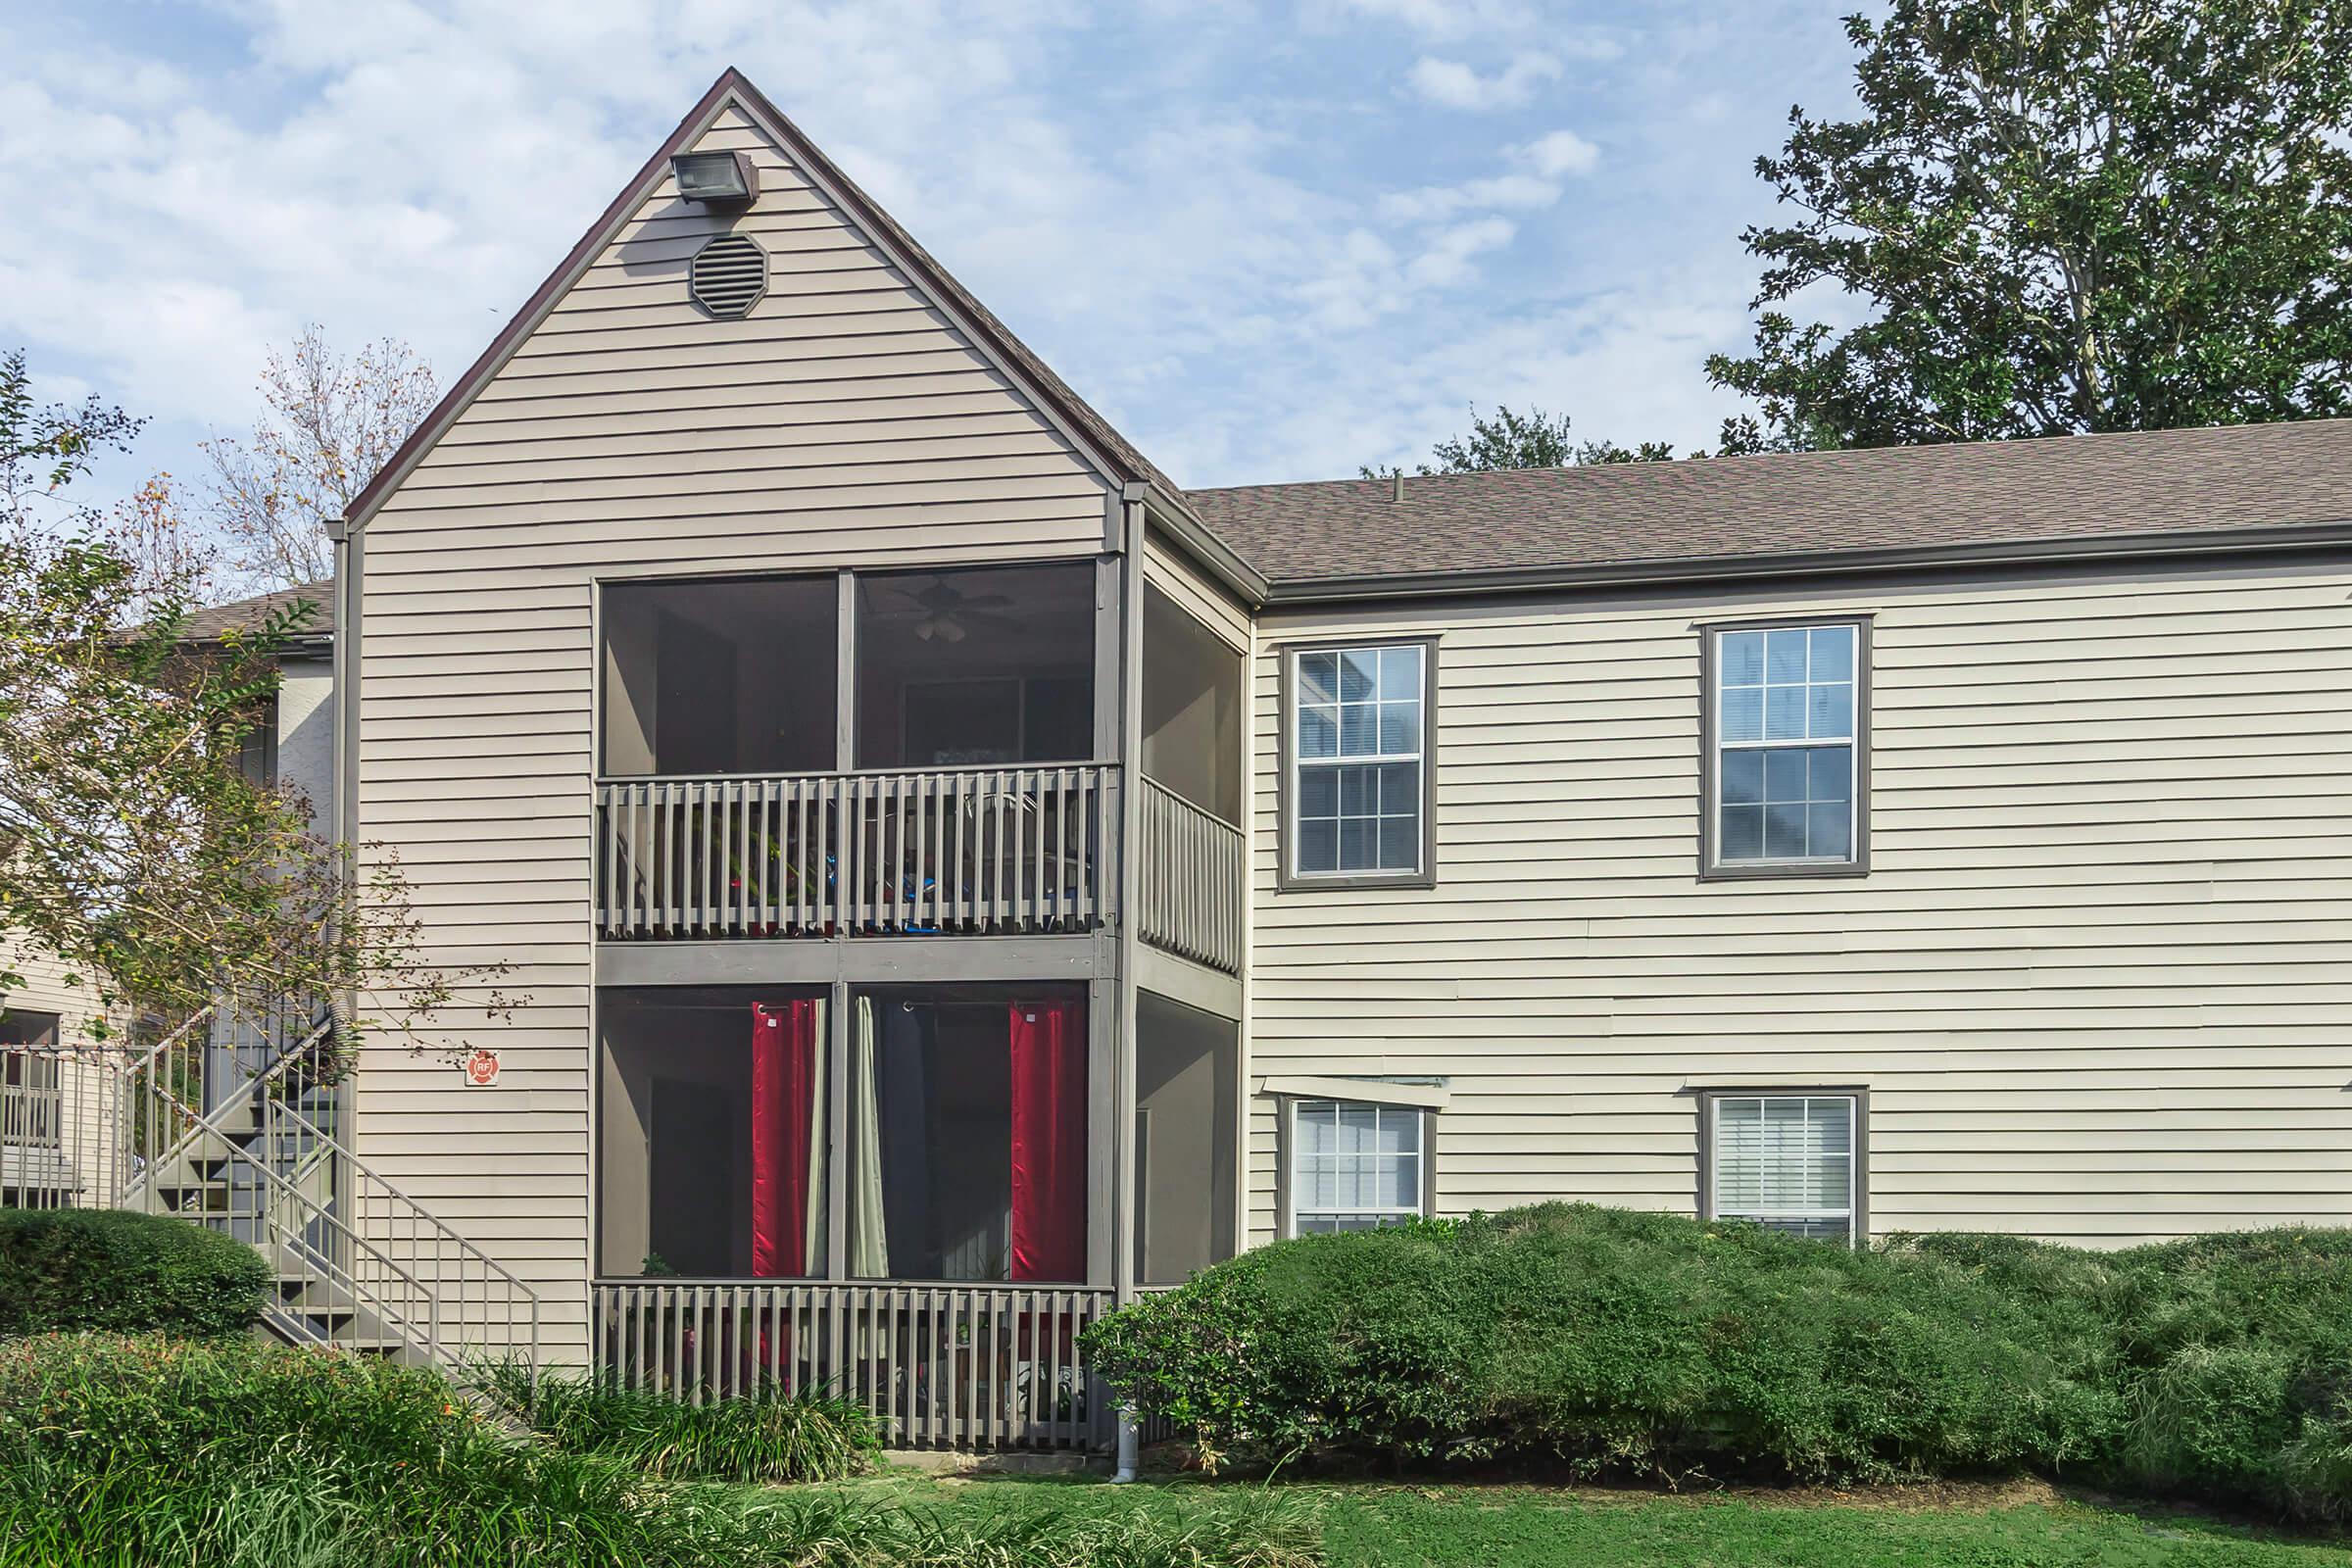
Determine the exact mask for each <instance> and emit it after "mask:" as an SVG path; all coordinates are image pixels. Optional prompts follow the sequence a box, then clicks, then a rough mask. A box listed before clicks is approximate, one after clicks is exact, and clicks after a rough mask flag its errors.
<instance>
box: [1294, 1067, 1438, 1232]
mask: <svg viewBox="0 0 2352 1568" xmlns="http://www.w3.org/2000/svg"><path fill="white" fill-rule="evenodd" d="M1428 1118H1429V1112H1428V1111H1426V1110H1422V1109H1420V1108H1418V1107H1416V1106H1410V1105H1371V1104H1364V1103H1360V1102H1356V1101H1347V1100H1301V1101H1298V1102H1296V1103H1294V1104H1293V1105H1292V1107H1291V1234H1292V1235H1294V1236H1314V1235H1319V1234H1322V1233H1325V1232H1330V1231H1368V1230H1373V1229H1376V1228H1378V1227H1379V1226H1382V1225H1397V1224H1401V1223H1402V1222H1404V1221H1405V1220H1409V1219H1418V1218H1419V1217H1420V1216H1421V1215H1422V1214H1423V1213H1425V1212H1426V1208H1425V1207H1424V1202H1423V1195H1424V1193H1425V1192H1426V1191H1427V1188H1426V1186H1425V1182H1426V1178H1427V1175H1428V1171H1427V1165H1426V1162H1427V1160H1428V1158H1429V1136H1428V1134H1429V1123H1428Z"/></svg>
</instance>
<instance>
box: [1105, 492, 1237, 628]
mask: <svg viewBox="0 0 2352 1568" xmlns="http://www.w3.org/2000/svg"><path fill="white" fill-rule="evenodd" d="M1119 494H1120V499H1122V500H1125V501H1133V502H1141V503H1142V504H1143V507H1144V510H1145V512H1146V513H1148V514H1149V515H1150V516H1151V518H1152V521H1153V522H1156V523H1158V524H1159V525H1160V527H1162V528H1164V529H1166V530H1167V532H1168V533H1169V534H1170V535H1172V536H1173V537H1174V538H1175V540H1176V542H1177V543H1178V544H1180V545H1182V546H1183V547H1184V549H1185V552H1186V553H1187V554H1188V555H1190V556H1191V557H1192V558H1193V559H1194V560H1195V561H1197V562H1199V563H1200V564H1201V565H1202V566H1203V567H1205V568H1207V570H1208V573H1209V575H1211V576H1213V577H1215V578H1216V579H1217V581H1218V582H1219V583H1221V584H1223V585H1224V586H1225V587H1226V588H1227V589H1229V590H1231V592H1232V593H1233V595H1234V597H1236V598H1237V599H1239V600H1241V601H1242V603H1243V604H1245V605H1248V606H1249V607H1250V609H1251V610H1256V609H1258V608H1259V607H1261V606H1263V605H1264V604H1265V603H1266V602H1267V601H1268V599H1269V598H1271V597H1272V594H1273V590H1272V588H1271V586H1270V585H1269V584H1268V583H1267V581H1266V578H1265V574H1264V573H1263V572H1260V571H1259V570H1258V569H1257V568H1256V567H1254V566H1252V565H1250V563H1248V562H1247V561H1244V560H1243V559H1242V558H1241V557H1240V556H1237V555H1235V554H1234V553H1233V547H1232V546H1230V545H1228V544H1227V543H1226V542H1225V541H1224V540H1222V539H1220V538H1218V537H1217V536H1216V535H1215V534H1213V533H1211V532H1209V530H1208V524H1206V523H1204V522H1202V521H1201V518H1200V517H1199V516H1198V515H1196V514H1195V513H1194V511H1193V509H1192V508H1190V507H1188V506H1186V505H1185V504H1184V498H1183V497H1181V496H1172V495H1170V494H1168V492H1167V491H1165V490H1163V489H1161V488H1160V487H1159V486H1158V485H1155V484H1153V483H1152V482H1151V481H1150V480H1149V479H1130V480H1128V481H1127V483H1126V484H1125V485H1124V486H1123V487H1122V488H1121V490H1120V492H1119Z"/></svg>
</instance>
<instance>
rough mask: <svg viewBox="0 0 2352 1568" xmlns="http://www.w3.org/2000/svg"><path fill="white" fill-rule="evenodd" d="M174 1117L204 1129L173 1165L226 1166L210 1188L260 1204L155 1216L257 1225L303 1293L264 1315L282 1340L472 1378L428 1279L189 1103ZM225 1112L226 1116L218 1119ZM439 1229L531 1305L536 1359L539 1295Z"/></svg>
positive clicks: (266, 1252) (325, 1146)
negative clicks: (405, 1358) (406, 1357)
mask: <svg viewBox="0 0 2352 1568" xmlns="http://www.w3.org/2000/svg"><path fill="white" fill-rule="evenodd" d="M260 1082H261V1081H260V1080H258V1079H257V1080H256V1081H255V1083H254V1084H253V1085H249V1086H248V1088H249V1090H251V1091H253V1092H257V1093H258V1092H259V1086H260ZM159 1093H165V1094H168V1091H159ZM176 1108H177V1110H178V1111H179V1112H180V1113H181V1114H183V1115H185V1116H188V1117H191V1118H193V1119H194V1121H195V1122H196V1127H195V1129H194V1131H193V1133H192V1137H191V1140H190V1141H189V1143H188V1147H187V1148H185V1149H184V1150H183V1151H182V1153H181V1156H175V1157H183V1156H184V1157H185V1158H186V1159H187V1160H188V1161H189V1163H190V1164H191V1166H193V1165H194V1164H195V1163H197V1162H205V1163H218V1164H220V1165H221V1166H223V1167H225V1169H224V1170H223V1172H222V1173H221V1175H219V1176H216V1177H213V1178H209V1179H207V1180H208V1182H210V1183H214V1184H220V1185H223V1186H225V1187H226V1188H228V1189H229V1190H230V1191H232V1192H233V1191H235V1190H236V1187H237V1181H238V1177H239V1176H240V1175H241V1176H243V1177H245V1178H246V1179H247V1180H248V1181H249V1183H250V1186H249V1187H248V1188H247V1191H248V1192H250V1193H251V1194H252V1195H253V1197H252V1198H251V1199H250V1200H249V1201H248V1204H247V1206H245V1207H242V1208H237V1207H232V1208H230V1209H223V1210H209V1209H206V1210H196V1211H188V1210H183V1209H176V1208H171V1207H161V1208H157V1209H156V1210H155V1212H160V1213H169V1214H175V1215H177V1216H178V1217H179V1218H182V1219H185V1220H187V1221H188V1222H189V1223H191V1224H197V1225H203V1226H206V1227H207V1228H209V1229H225V1230H230V1231H231V1232H232V1233H233V1231H234V1230H235V1228H236V1227H237V1225H238V1223H239V1222H240V1221H242V1222H244V1223H246V1224H247V1225H249V1226H250V1227H251V1228H252V1229H253V1230H254V1231H255V1232H256V1233H257V1234H254V1235H251V1236H248V1237H245V1238H244V1239H245V1240H247V1241H250V1242H251V1243H252V1244H253V1245H254V1246H255V1247H256V1248H258V1249H259V1250H261V1252H262V1254H263V1256H264V1257H265V1258H266V1259H267V1260H268V1261H269V1262H270V1264H271V1266H272V1267H273V1268H274V1269H275V1271H276V1272H277V1274H278V1276H279V1278H280V1279H281V1280H292V1281H294V1282H295V1283H296V1286H297V1290H296V1292H295V1295H294V1297H293V1299H280V1300H279V1301H278V1302H276V1303H275V1304H274V1305H272V1306H270V1307H269V1308H268V1309H266V1310H265V1313H264V1316H265V1318H266V1320H267V1321H268V1322H269V1323H270V1326H271V1327H272V1328H273V1329H274V1330H275V1331H276V1332H277V1333H278V1334H279V1335H280V1336H281V1337H282V1338H285V1339H287V1340H290V1341H293V1342H295V1343H298V1344H311V1345H319V1346H325V1347H328V1348H338V1349H343V1350H351V1351H360V1350H370V1351H377V1352H381V1353H390V1354H400V1353H402V1352H404V1351H405V1352H413V1353H415V1354H418V1355H422V1356H424V1357H425V1358H427V1359H429V1360H430V1361H432V1362H434V1363H436V1364H438V1365H440V1366H441V1367H442V1368H443V1369H444V1370H446V1371H452V1372H457V1373H460V1374H464V1373H466V1371H467V1370H468V1369H469V1366H470V1364H471V1361H470V1357H469V1356H468V1353H467V1350H468V1348H467V1347H466V1345H465V1343H464V1342H463V1341H462V1340H460V1339H459V1338H458V1337H457V1334H456V1332H455V1331H457V1330H460V1329H462V1328H463V1327H465V1324H464V1323H463V1322H461V1321H458V1320H457V1319H456V1318H455V1316H454V1314H450V1313H447V1312H445V1311H444V1307H443V1303H442V1301H441V1300H440V1299H439V1298H438V1297H436V1296H435V1294H434V1293H433V1291H432V1290H431V1289H429V1288H428V1287H427V1285H426V1283H425V1282H424V1281H423V1280H422V1279H419V1278H418V1277H417V1275H416V1274H415V1273H414V1272H413V1271H412V1270H411V1269H409V1268H408V1267H406V1266H405V1265H404V1264H403V1263H402V1262H401V1261H400V1260H399V1259H398V1258H397V1257H395V1256H394V1255H393V1254H392V1253H390V1252H388V1251H386V1250H384V1249H383V1248H382V1247H380V1246H378V1245H377V1243H376V1241H375V1240H374V1239H372V1238H370V1237H368V1236H366V1235H363V1234H361V1233H360V1232H359V1231H358V1230H355V1229H354V1228H353V1227H352V1226H351V1225H350V1224H348V1223H346V1222H345V1221H344V1219H343V1218H342V1217H341V1216H340V1215H338V1214H337V1213H336V1212H335V1209H334V1202H333V1200H332V1198H331V1197H330V1198H327V1199H321V1198H319V1197H318V1196H316V1195H314V1194H312V1193H309V1192H305V1191H304V1190H303V1189H302V1187H301V1186H300V1185H299V1184H298V1183H297V1182H295V1181H293V1180H291V1179H289V1178H288V1177H287V1175H286V1174H285V1173H284V1172H282V1171H279V1170H277V1169H274V1168H272V1166H271V1163H270V1159H269V1157H268V1156H267V1155H264V1154H257V1153H255V1152H253V1150H252V1149H251V1148H249V1147H247V1142H246V1141H241V1140H240V1139H239V1138H238V1137H237V1136H236V1135H233V1134H230V1133H227V1132H224V1131H222V1130H221V1129H220V1128H218V1127H216V1126H213V1125H211V1122H210V1120H209V1119H208V1118H203V1117H197V1116H196V1115H195V1112H194V1109H193V1107H191V1106H189V1105H187V1104H186V1103H177V1105H176ZM227 1108H228V1107H226V1106H222V1107H221V1110H217V1111H216V1112H215V1116H216V1117H217V1116H219V1115H220V1114H221V1111H225V1110H226V1109H227ZM305 1125H306V1126H307V1125H308V1124H307V1123H306V1124H305ZM313 1132H314V1134H315V1133H316V1130H315V1129H314V1130H313ZM260 1136H261V1135H258V1134H256V1135H248V1137H249V1139H250V1140H251V1141H254V1142H258V1141H260ZM288 1136H292V1135H291V1134H290V1133H289V1135H288ZM304 1136H305V1138H306V1141H308V1142H310V1143H311V1145H312V1149H311V1153H312V1154H313V1155H315V1156H317V1157H321V1158H324V1159H327V1160H332V1159H334V1158H335V1157H336V1156H337V1155H339V1154H341V1153H342V1150H341V1146H340V1145H337V1144H334V1143H333V1141H332V1140H331V1139H326V1138H325V1137H324V1136H323V1135H322V1134H318V1135H316V1136H315V1137H314V1136H312V1135H304ZM387 1185H388V1184H387ZM148 1192H149V1197H150V1199H151V1200H152V1199H154V1198H156V1197H160V1192H161V1188H160V1184H151V1185H150V1187H149V1190H148ZM417 1212H418V1213H422V1210H421V1209H418V1210H417ZM428 1217H429V1216H428ZM434 1223H435V1224H438V1223H439V1222H438V1221H435V1222H434ZM441 1228H442V1230H443V1231H445V1232H447V1235H448V1237H449V1238H450V1239H451V1240H452V1241H453V1242H454V1243H456V1244H457V1246H458V1247H460V1248H463V1249H465V1250H470V1251H471V1252H473V1253H475V1254H476V1255H478V1256H480V1257H481V1260H482V1261H483V1262H484V1263H487V1264H488V1265H489V1266H490V1268H492V1269H495V1270H497V1271H498V1272H499V1273H501V1274H504V1275H505V1276H506V1278H507V1279H508V1280H509V1281H511V1282H512V1283H513V1284H514V1286H515V1289H516V1290H517V1291H518V1292H519V1293H520V1294H521V1296H522V1297H523V1298H525V1300H526V1307H525V1313H524V1315H525V1316H526V1318H527V1320H528V1322H529V1324H530V1350H531V1353H532V1354H533V1356H534V1357H535V1356H536V1354H537V1351H538V1332H539V1314H538V1299H537V1298H536V1296H534V1295H532V1294H531V1292H530V1291H529V1288H528V1287H526V1286H523V1285H522V1283H521V1282H520V1281H519V1280H515V1278H514V1276H513V1275H512V1274H509V1273H507V1271H506V1270H504V1269H503V1268H500V1267H499V1265H498V1264H497V1263H496V1262H495V1261H493V1260H491V1259H490V1258H489V1257H488V1256H487V1254H483V1253H481V1252H480V1250H479V1249H478V1248H474V1247H473V1246H472V1244H471V1243H467V1242H466V1241H465V1240H464V1238H462V1237H458V1236H457V1234H456V1233H455V1232H454V1231H448V1230H447V1227H446V1226H443V1227H441Z"/></svg>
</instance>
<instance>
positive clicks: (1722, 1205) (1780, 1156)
mask: <svg viewBox="0 0 2352 1568" xmlns="http://www.w3.org/2000/svg"><path fill="white" fill-rule="evenodd" d="M1714 1189H1715V1191H1714V1213H1715V1214H1716V1215H1717V1217H1719V1218H1723V1219H1749V1220H1754V1221H1756V1222H1757V1223H1759V1224H1762V1225H1766V1226H1769V1227H1770V1228H1772V1229H1774V1230H1783V1231H1788V1232H1790V1233H1791V1234H1794V1235H1800V1236H1809V1237H1813V1238H1815V1239H1816V1240H1833V1241H1835V1240H1840V1239H1842V1240H1845V1241H1849V1242H1850V1241H1851V1240H1852V1239H1853V1221H1854V1101H1853V1098H1852V1097H1851V1096H1848V1095H1787V1096H1762V1095H1758V1096H1736V1097H1725V1098H1721V1099H1718V1100H1716V1101H1715V1102H1714Z"/></svg>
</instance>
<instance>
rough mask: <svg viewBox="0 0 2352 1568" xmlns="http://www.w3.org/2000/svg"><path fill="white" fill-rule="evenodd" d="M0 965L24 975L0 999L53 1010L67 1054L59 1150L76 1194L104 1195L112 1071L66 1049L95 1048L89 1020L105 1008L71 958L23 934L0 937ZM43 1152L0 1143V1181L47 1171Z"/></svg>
mask: <svg viewBox="0 0 2352 1568" xmlns="http://www.w3.org/2000/svg"><path fill="white" fill-rule="evenodd" d="M0 969H5V970H7V971H9V972H11V973H14V974H16V975H18V976H20V977H21V978H22V979H23V980H24V981H25V984H24V985H23V986H21V987H11V988H9V989H8V990H7V991H4V992H0V1007H5V1008H6V1009H8V1010H9V1011H12V1012H17V1011H22V1012H41V1013H55V1014H57V1043H58V1046H59V1048H60V1049H61V1051H62V1052H64V1053H66V1054H65V1055H63V1056H62V1057H61V1059H60V1060H59V1061H58V1063H57V1088H58V1091H59V1102H58V1107H59V1115H60V1122H59V1127H58V1133H59V1138H58V1155H59V1157H62V1158H63V1160H64V1161H65V1163H66V1164H67V1165H68V1166H70V1167H71V1168H72V1171H73V1177H74V1179H75V1180H76V1181H77V1182H78V1183H80V1192H79V1195H78V1198H77V1200H76V1201H79V1202H82V1203H97V1202H103V1201H106V1198H107V1196H108V1195H106V1193H105V1192H104V1191H103V1186H104V1184H105V1183H106V1182H107V1181H109V1180H111V1179H112V1178H113V1176H114V1175H115V1174H116V1172H115V1169H114V1165H113V1163H112V1161H110V1160H109V1159H108V1157H107V1155H106V1144H105V1138H106V1135H107V1132H108V1125H107V1122H108V1116H109V1114H110V1112H111V1111H112V1108H113V1105H114V1103H115V1084H116V1074H115V1073H114V1072H112V1071H110V1070H108V1069H107V1068H104V1067H99V1066H85V1065H82V1064H80V1063H78V1062H76V1061H74V1060H73V1056H72V1053H73V1052H75V1051H90V1050H93V1049H94V1048H95V1045H96V1039H97V1037H96V1036H94V1035H93V1034H92V1033H91V1032H90V1026H91V1025H92V1024H93V1023H95V1022H96V1021H98V1020H99V1019H100V1018H102V1017H103V1016H104V1015H105V1010H106V1009H105V1006H104V1005H103V1004H102V1003H101V1002H100V1001H99V998H98V991H97V988H96V987H95V986H94V985H92V984H91V983H90V982H89V981H88V980H86V979H84V978H82V977H81V975H80V974H79V973H78V972H77V971H76V970H75V969H74V968H73V966H71V965H69V964H65V963H61V962H59V961H58V960H57V959H55V958H53V957H51V956H48V955H47V954H44V953H41V952H38V951H36V950H34V949H32V948H30V947H28V946H26V945H25V943H23V942H0ZM49 1157H50V1156H49V1155H48V1154H47V1153H46V1152H42V1153H37V1154H30V1155H27V1154H25V1153H24V1152H21V1151H0V1187H12V1185H13V1184H15V1183H18V1182H21V1181H23V1180H25V1174H26V1172H28V1171H30V1172H42V1173H45V1172H46V1171H48V1169H49V1168H50V1166H49V1164H48V1159H49ZM20 1161H29V1163H25V1164H20Z"/></svg>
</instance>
